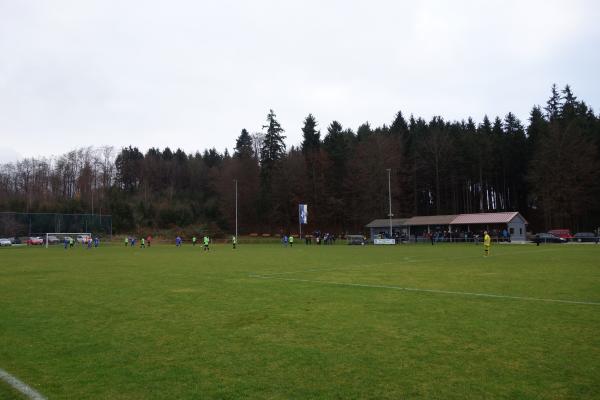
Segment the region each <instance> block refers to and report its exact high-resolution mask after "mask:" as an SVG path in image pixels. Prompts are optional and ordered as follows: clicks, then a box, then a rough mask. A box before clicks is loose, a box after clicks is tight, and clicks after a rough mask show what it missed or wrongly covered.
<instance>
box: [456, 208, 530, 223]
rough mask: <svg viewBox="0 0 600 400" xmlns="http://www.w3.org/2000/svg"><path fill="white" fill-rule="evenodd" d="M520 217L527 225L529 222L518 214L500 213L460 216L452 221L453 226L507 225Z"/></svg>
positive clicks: (514, 212)
mask: <svg viewBox="0 0 600 400" xmlns="http://www.w3.org/2000/svg"><path fill="white" fill-rule="evenodd" d="M516 216H520V217H521V219H522V220H523V221H525V223H527V221H526V220H525V218H523V216H522V215H520V214H519V213H518V212H516V211H513V212H499V213H480V214H460V215H458V216H457V217H456V218H454V220H453V221H452V223H451V224H452V225H467V224H507V223H509V222H511V221H512V220H513V219H515V217H516Z"/></svg>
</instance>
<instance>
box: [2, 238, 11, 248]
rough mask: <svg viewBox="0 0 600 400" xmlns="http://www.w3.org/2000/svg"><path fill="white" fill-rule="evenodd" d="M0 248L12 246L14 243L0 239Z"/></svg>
mask: <svg viewBox="0 0 600 400" xmlns="http://www.w3.org/2000/svg"><path fill="white" fill-rule="evenodd" d="M0 246H12V242H11V241H10V240H8V239H0Z"/></svg>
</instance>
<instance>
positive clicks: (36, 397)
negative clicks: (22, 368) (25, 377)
mask: <svg viewBox="0 0 600 400" xmlns="http://www.w3.org/2000/svg"><path fill="white" fill-rule="evenodd" d="M0 380H3V381H4V382H6V383H8V384H9V385H10V386H12V387H13V388H14V389H15V390H17V391H19V392H21V393H23V394H24V395H25V396H27V397H28V398H30V399H31V400H46V398H45V397H44V396H42V395H41V394H39V393H38V392H37V391H36V390H34V389H33V388H31V387H30V386H28V385H26V384H25V383H23V382H21V381H20V380H19V379H17V378H15V377H14V376H12V375H11V374H9V373H8V372H6V371H5V370H3V369H2V368H0Z"/></svg>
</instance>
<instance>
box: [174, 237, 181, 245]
mask: <svg viewBox="0 0 600 400" xmlns="http://www.w3.org/2000/svg"><path fill="white" fill-rule="evenodd" d="M175 246H177V247H180V246H181V237H179V236H177V237H176V238H175Z"/></svg>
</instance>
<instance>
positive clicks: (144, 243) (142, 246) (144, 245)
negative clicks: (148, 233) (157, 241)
mask: <svg viewBox="0 0 600 400" xmlns="http://www.w3.org/2000/svg"><path fill="white" fill-rule="evenodd" d="M140 248H141V249H145V248H146V239H144V237H143V236H142V238H141V239H140Z"/></svg>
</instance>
